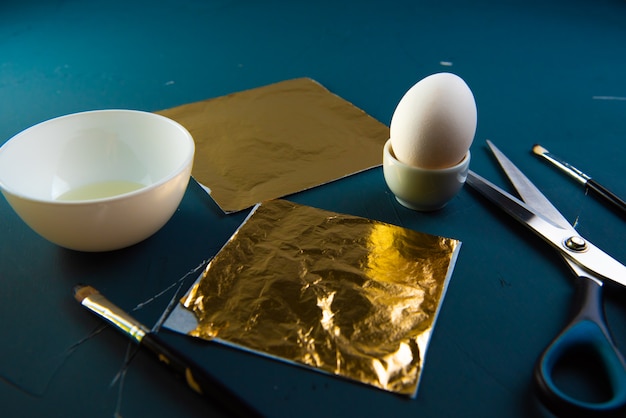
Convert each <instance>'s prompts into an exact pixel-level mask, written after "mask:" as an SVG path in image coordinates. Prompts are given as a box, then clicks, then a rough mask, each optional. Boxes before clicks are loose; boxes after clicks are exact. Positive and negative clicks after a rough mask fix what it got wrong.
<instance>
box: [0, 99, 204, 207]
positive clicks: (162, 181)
mask: <svg viewBox="0 0 626 418" xmlns="http://www.w3.org/2000/svg"><path fill="white" fill-rule="evenodd" d="M93 113H127V114H139V115H142V116H147V117H152V118H155V119H160V120H162V121H165V122H167V123H170V124H172V125H174V126H175V127H176V128H178V129H179V130H180V131H182V132H183V133H184V134H185V135H184V138H185V141H186V143H187V145H188V152H187V156H186V157H185V159H184V160H183V162H182V163H181V164H180V165H179V166H177V167H176V169H174V170H172V171H171V172H170V173H169V174H168V175H166V176H164V177H162V178H160V179H159V180H158V181H156V182H154V183H150V184H147V185H144V186H142V187H140V188H139V189H136V190H132V191H129V192H126V193H120V194H116V195H113V196H107V197H101V198H95V199H80V200H57V199H41V198H36V197H33V196H29V195H26V194H24V193H20V192H19V191H16V190H14V189H12V188H10V187H8V186H7V185H6V184H5V183H4V182H3V181H2V179H1V178H0V191H2V193H3V194H4V193H9V194H11V195H12V196H15V197H17V198H19V199H22V200H26V201H30V202H37V203H47V204H55V205H64V206H80V205H87V204H93V203H102V202H114V201H117V200H122V199H126V198H128V197H131V196H135V195H140V194H144V193H146V192H148V191H150V190H153V189H155V188H157V187H160V186H161V185H163V184H165V183H167V182H169V181H170V180H172V179H173V178H175V177H177V176H178V175H180V173H182V172H184V171H185V169H186V168H187V167H188V166H189V165H190V164H192V163H193V158H194V154H195V142H194V140H193V137H192V135H191V133H190V132H189V130H187V128H185V127H184V126H183V125H181V124H180V123H178V122H177V121H175V120H173V119H170V118H168V117H166V116H163V115H159V114H158V113H153V112H147V111H143V110H134V109H122V108H116V109H95V110H87V111H81V112H75V113H69V114H66V115H61V116H57V117H54V118H51V119H46V120H44V121H41V122H39V123H36V124H34V125H32V126H29V127H28V128H26V129H24V130H22V131H20V132H18V133H16V134H15V135H13V136H12V137H11V138H9V139H8V140H7V141H6V142H5V143H4V144H2V145H1V146H0V154H1V153H2V151H3V149H4V148H5V147H8V146H9V144H10V143H11V142H14V141H18V140H19V139H20V137H21V136H23V135H25V134H26V133H27V132H28V131H30V130H34V129H35V128H37V127H39V126H41V125H45V124H48V123H52V122H53V121H56V120H60V119H66V118H67V119H69V118H72V117H77V116H81V115H85V114H93Z"/></svg>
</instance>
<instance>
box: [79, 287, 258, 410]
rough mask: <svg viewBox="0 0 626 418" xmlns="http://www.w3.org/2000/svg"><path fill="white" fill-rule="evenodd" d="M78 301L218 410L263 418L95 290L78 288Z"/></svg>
mask: <svg viewBox="0 0 626 418" xmlns="http://www.w3.org/2000/svg"><path fill="white" fill-rule="evenodd" d="M74 298H76V300H77V301H78V302H80V304H81V305H83V306H84V307H85V308H87V309H89V310H90V311H92V312H93V313H95V314H96V315H98V316H99V317H100V318H102V319H104V320H106V321H107V322H109V323H110V324H111V325H113V326H114V327H115V328H116V329H118V330H119V331H121V332H122V333H123V334H124V335H126V336H127V337H129V338H130V339H131V340H132V341H133V342H135V343H137V344H139V345H140V346H142V347H145V348H147V349H148V350H150V351H152V352H153V353H154V354H156V356H157V357H158V359H159V360H161V361H162V362H163V363H165V364H167V365H168V366H169V367H170V368H172V369H173V370H174V371H175V372H177V373H178V374H180V375H182V376H183V377H184V379H185V381H186V382H187V385H188V386H189V387H190V388H191V389H193V390H194V391H196V392H198V393H199V394H201V395H203V396H205V397H207V398H208V399H210V400H211V401H213V402H215V404H216V406H218V407H219V408H220V409H222V410H223V411H224V412H226V413H229V414H230V415H232V416H238V417H260V416H261V414H259V412H257V411H256V410H254V409H253V408H252V407H251V406H249V405H248V404H247V402H245V401H244V400H243V399H241V398H240V397H239V396H238V395H236V394H235V393H234V392H232V391H231V390H229V389H228V388H227V387H226V386H224V385H223V384H222V383H220V382H219V381H218V380H217V379H215V378H214V377H213V376H211V375H209V374H208V373H207V372H205V371H204V369H202V368H201V367H200V366H198V365H197V364H195V363H194V362H193V361H192V360H191V359H189V358H187V357H186V356H185V355H184V354H182V353H180V352H179V351H178V350H176V349H175V348H173V347H171V346H170V345H169V344H168V343H167V342H165V341H164V340H163V339H162V338H161V337H159V336H158V335H157V334H155V333H153V332H151V331H150V330H149V329H148V328H147V327H146V326H144V325H143V324H141V323H140V322H139V321H137V320H136V319H134V318H133V317H132V316H130V315H129V314H128V313H126V312H124V311H123V310H122V309H121V308H119V307H117V306H116V305H114V304H113V303H111V302H110V301H109V300H108V299H107V298H105V297H104V296H103V295H102V294H101V293H100V292H98V291H97V290H96V289H94V288H93V287H91V286H86V285H77V286H76V287H74Z"/></svg>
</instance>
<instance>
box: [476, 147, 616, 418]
mask: <svg viewBox="0 0 626 418" xmlns="http://www.w3.org/2000/svg"><path fill="white" fill-rule="evenodd" d="M487 144H488V145H489V147H490V148H491V151H492V152H493V154H494V156H495V157H496V159H497V161H498V163H499V164H500V166H501V168H502V169H503V170H504V172H505V173H506V175H507V176H508V178H509V180H510V181H511V183H512V184H513V186H514V187H515V189H516V190H517V192H518V193H519V195H520V197H521V198H522V200H523V201H522V200H520V199H518V198H516V197H514V196H512V195H510V194H509V193H507V192H506V191H504V190H502V189H500V188H499V187H498V186H496V185H494V184H493V183H491V182H489V181H488V180H485V179H484V178H483V177H481V176H479V175H478V174H476V173H474V172H473V171H471V170H470V172H469V173H468V177H467V184H469V185H470V186H471V187H472V188H474V189H475V190H476V191H478V192H479V193H481V194H482V195H484V196H485V197H486V198H488V199H489V200H491V201H492V202H493V203H495V204H496V205H498V206H499V207H500V208H502V209H503V210H505V211H506V212H507V213H508V214H509V215H511V216H512V217H514V218H515V219H517V220H518V221H520V222H521V223H522V224H524V225H526V226H527V227H528V228H530V229H531V230H532V231H533V232H534V233H535V234H537V235H538V236H540V237H541V238H543V239H544V240H545V241H547V242H548V243H549V244H551V245H552V246H553V247H554V248H556V249H557V250H558V251H559V253H560V254H561V256H562V257H563V258H564V259H565V262H566V263H567V265H568V266H569V267H570V269H571V270H572V272H573V273H574V275H575V276H576V277H577V278H578V280H577V284H578V289H577V292H578V293H577V296H578V297H577V298H576V301H575V304H576V306H575V313H574V315H573V317H572V319H571V320H570V322H569V323H568V324H567V325H566V327H565V328H564V329H563V331H562V332H561V333H560V334H559V335H558V336H557V337H556V338H555V339H554V340H553V341H552V342H551V343H550V344H549V345H548V347H547V348H546V349H545V351H544V352H543V353H542V354H541V356H540V357H539V359H538V361H537V363H536V366H535V369H534V373H533V375H534V376H533V377H534V381H535V384H536V387H537V389H538V394H539V396H540V398H541V400H542V401H543V403H544V404H545V406H546V407H548V409H550V410H551V411H552V412H553V413H555V414H556V415H558V416H566V417H618V416H619V417H625V416H626V362H625V361H624V357H623V355H622V354H621V353H620V351H619V349H618V348H617V346H616V345H615V343H614V342H613V339H612V337H611V334H610V331H609V327H608V325H607V322H606V318H605V314H604V308H603V305H602V289H603V284H604V282H613V283H617V284H619V285H622V286H626V267H625V266H624V265H622V264H621V263H619V262H618V261H616V260H615V259H613V258H612V257H611V256H609V255H608V254H606V253H605V252H603V251H602V250H600V249H599V248H598V247H596V246H594V245H593V244H592V243H591V242H589V241H587V240H586V239H584V238H583V237H581V236H580V235H579V234H578V232H577V231H576V229H574V227H573V226H571V225H570V223H569V222H568V221H567V219H565V218H564V217H563V215H561V213H560V212H559V211H558V210H557V209H556V208H555V207H554V206H553V205H552V203H550V201H549V200H548V199H547V198H546V197H545V196H544V195H543V194H542V193H541V192H540V191H539V189H537V187H535V185H534V184H533V183H532V182H531V181H530V180H529V179H528V178H527V177H526V176H525V175H524V174H523V173H522V172H521V171H520V170H519V169H518V168H517V167H516V166H515V165H514V164H513V163H512V162H511V161H510V160H509V159H508V158H507V157H506V156H505V155H504V154H503V153H502V152H501V151H500V150H498V148H496V147H495V145H493V143H491V142H490V141H487ZM579 348H585V349H588V350H591V351H592V352H593V353H595V354H596V355H597V356H598V359H599V360H600V361H601V363H602V365H603V366H604V368H605V370H604V371H605V372H606V377H607V380H608V383H609V384H610V385H611V389H612V391H611V392H612V393H611V395H610V398H609V399H606V400H602V401H599V402H595V401H589V400H582V399H577V398H576V397H574V396H572V395H570V394H568V393H566V392H565V391H563V390H562V389H561V388H559V387H558V386H557V384H556V383H555V378H554V377H555V376H554V372H555V366H556V365H557V362H558V361H559V360H561V359H562V358H563V357H564V356H565V355H566V354H569V353H571V352H572V350H576V349H579Z"/></svg>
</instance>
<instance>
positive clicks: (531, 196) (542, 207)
mask: <svg viewBox="0 0 626 418" xmlns="http://www.w3.org/2000/svg"><path fill="white" fill-rule="evenodd" d="M487 145H489V148H490V149H491V152H492V153H493V155H494V156H495V157H496V160H498V163H499V164H500V167H502V170H503V171H504V172H505V173H506V175H507V177H508V178H509V180H510V181H511V184H512V185H513V187H515V190H517V193H518V194H519V195H520V196H521V198H522V200H523V201H524V202H526V204H527V205H529V206H530V207H532V208H534V209H535V210H537V211H538V212H539V213H540V214H541V215H542V216H543V217H544V218H546V219H548V220H549V221H551V222H552V223H554V224H555V225H556V226H559V227H561V228H567V229H569V228H572V227H571V225H570V223H569V221H568V220H567V219H566V218H565V217H564V216H563V215H562V214H561V212H559V210H558V209H557V208H555V207H554V205H553V204H552V202H550V201H549V200H548V198H547V197H545V196H544V194H543V193H541V191H539V189H538V188H537V187H536V186H535V185H534V184H533V183H532V182H531V181H530V180H529V179H528V177H526V176H525V175H524V173H522V171H521V170H520V169H519V168H517V166H516V165H515V164H513V163H512V162H511V160H509V159H508V157H507V156H506V155H504V154H503V153H502V151H500V150H499V149H498V148H497V147H496V146H495V145H494V144H493V142H491V141H489V140H487Z"/></svg>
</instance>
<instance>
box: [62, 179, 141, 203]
mask: <svg viewBox="0 0 626 418" xmlns="http://www.w3.org/2000/svg"><path fill="white" fill-rule="evenodd" d="M144 186H145V185H144V184H141V183H137V182H134V181H124V180H114V181H102V182H97V183H91V184H86V185H84V186H81V187H78V188H76V189H72V190H68V191H67V192H65V193H63V194H62V195H60V196H59V197H57V199H56V200H61V201H75V200H91V199H102V198H105V197H111V196H117V195H120V194H124V193H129V192H132V191H135V190H139V189H141V188H142V187H144Z"/></svg>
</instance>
